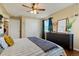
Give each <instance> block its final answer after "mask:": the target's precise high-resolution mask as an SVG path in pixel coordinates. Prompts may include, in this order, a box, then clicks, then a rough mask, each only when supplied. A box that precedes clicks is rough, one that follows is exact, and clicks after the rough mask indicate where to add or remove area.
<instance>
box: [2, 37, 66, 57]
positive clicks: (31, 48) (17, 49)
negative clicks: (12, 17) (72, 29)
mask: <svg viewBox="0 0 79 59" xmlns="http://www.w3.org/2000/svg"><path fill="white" fill-rule="evenodd" d="M31 38H33V39H34V38H35V37H31ZM36 39H37V40H38V39H39V38H36ZM40 40H43V39H41V38H40ZM35 42H36V41H35ZM35 42H33V41H32V40H31V39H30V38H29V37H28V38H21V39H16V40H14V45H13V46H11V47H8V48H7V49H5V50H3V52H2V53H1V56H65V55H66V54H65V51H64V49H63V48H62V47H60V46H59V45H57V44H55V43H53V42H51V43H53V44H55V45H56V46H55V47H54V48H52V49H48V50H46V51H44V50H43V49H42V48H41V47H40V46H39V45H38V44H36V43H35ZM45 42H50V41H47V40H45ZM39 44H40V43H39ZM41 45H42V44H41ZM48 46H49V45H48ZM42 47H45V45H42ZM51 47H52V46H51ZM45 48H46V49H47V48H48V47H45Z"/></svg>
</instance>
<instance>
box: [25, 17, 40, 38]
mask: <svg viewBox="0 0 79 59" xmlns="http://www.w3.org/2000/svg"><path fill="white" fill-rule="evenodd" d="M24 21H25V37H28V36H37V37H40V36H41V20H40V19H35V18H27V17H26V18H25V20H24Z"/></svg>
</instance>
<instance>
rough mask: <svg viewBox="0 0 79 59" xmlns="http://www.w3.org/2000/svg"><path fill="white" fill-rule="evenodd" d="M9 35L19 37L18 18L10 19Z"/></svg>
mask: <svg viewBox="0 0 79 59" xmlns="http://www.w3.org/2000/svg"><path fill="white" fill-rule="evenodd" d="M9 35H10V36H11V37H12V38H14V39H16V38H19V36H20V20H18V19H10V21H9Z"/></svg>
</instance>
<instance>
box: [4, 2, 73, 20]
mask: <svg viewBox="0 0 79 59" xmlns="http://www.w3.org/2000/svg"><path fill="white" fill-rule="evenodd" d="M22 4H24V3H4V4H3V5H4V7H5V9H6V10H7V12H8V13H10V14H11V15H13V16H28V17H35V18H40V19H41V18H45V17H48V16H49V15H50V14H53V13H55V12H57V11H59V10H61V9H64V8H66V7H68V6H70V5H72V3H39V5H38V7H39V8H44V9H46V10H45V11H41V12H40V13H39V14H31V13H29V12H26V11H28V10H29V9H28V8H25V7H23V6H22ZM25 5H28V6H31V4H29V3H28V4H27V3H26V4H25Z"/></svg>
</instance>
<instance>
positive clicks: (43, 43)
mask: <svg viewBox="0 0 79 59" xmlns="http://www.w3.org/2000/svg"><path fill="white" fill-rule="evenodd" d="M28 39H30V40H31V41H32V42H33V43H35V44H36V45H38V46H39V47H40V48H41V49H42V50H43V51H44V52H47V51H49V50H51V49H54V48H58V47H57V45H56V44H54V43H53V42H50V41H47V40H43V39H41V38H37V37H28Z"/></svg>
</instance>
